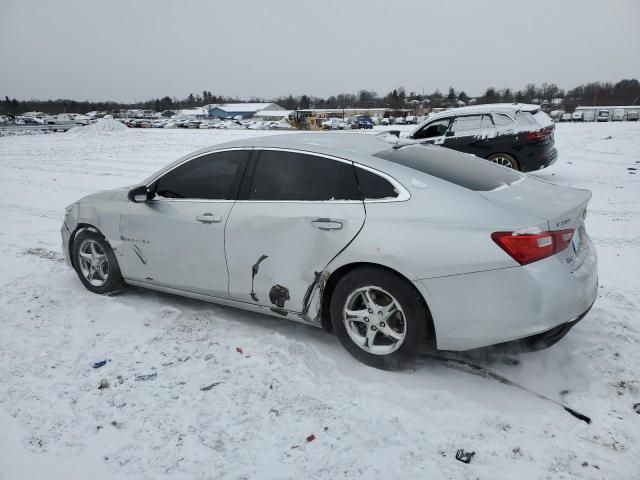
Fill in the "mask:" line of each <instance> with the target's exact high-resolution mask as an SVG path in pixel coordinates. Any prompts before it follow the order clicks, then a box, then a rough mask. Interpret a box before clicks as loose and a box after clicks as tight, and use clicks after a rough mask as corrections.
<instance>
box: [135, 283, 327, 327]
mask: <svg viewBox="0 0 640 480" xmlns="http://www.w3.org/2000/svg"><path fill="white" fill-rule="evenodd" d="M124 281H125V283H127V284H128V285H133V286H135V287H142V288H148V289H150V290H156V291H158V292H163V293H170V294H172V295H178V296H181V297H188V298H193V299H195V300H202V301H204V302H209V303H215V304H218V305H224V306H226V307H234V308H239V309H241V310H248V311H250V312H255V313H262V314H264V315H269V316H270V317H277V318H284V319H286V320H291V321H294V322H298V323H304V324H305V325H311V326H314V327H316V328H322V325H320V324H317V323H312V322H310V321H309V320H307V319H306V318H305V317H303V316H302V314H300V313H296V312H290V311H287V310H280V309H278V310H277V311H273V309H272V308H271V307H266V306H262V305H256V304H253V303H247V302H239V301H237V300H231V299H228V298H220V297H214V296H212V295H203V294H201V293H193V292H189V291H187V290H179V289H177V288H171V287H164V286H161V285H154V284H151V283H146V282H141V281H138V280H130V279H128V278H125V279H124Z"/></svg>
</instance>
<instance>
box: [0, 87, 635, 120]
mask: <svg viewBox="0 0 640 480" xmlns="http://www.w3.org/2000/svg"><path fill="white" fill-rule="evenodd" d="M557 98H561V99H562V100H563V103H562V108H563V109H565V110H568V111H570V110H573V109H574V108H575V107H577V106H589V105H599V106H609V105H638V104H640V82H638V80H636V79H635V78H634V79H625V80H620V81H619V82H617V83H615V84H614V83H610V82H604V83H603V82H591V83H587V84H584V85H579V86H577V87H575V88H573V89H570V90H566V91H565V90H563V89H561V88H558V86H557V85H556V84H554V83H543V84H542V85H535V84H532V83H530V84H528V85H526V86H525V87H524V88H523V89H520V90H515V91H513V90H511V89H509V88H504V89H496V88H494V87H489V88H487V89H486V90H485V92H484V93H483V94H482V95H480V96H478V97H475V100H476V103H479V104H482V103H499V102H521V103H540V104H542V103H544V101H545V100H546V101H547V103H548V104H549V105H552V104H553V102H552V101H553V100H554V99H557ZM469 100H470V97H469V96H468V95H467V94H466V93H465V92H464V91H458V90H456V89H455V88H453V87H449V89H448V91H447V92H445V93H443V92H441V91H440V90H438V89H436V90H435V91H433V92H432V93H429V94H424V93H423V94H420V93H417V92H413V91H410V92H408V93H407V92H406V90H405V89H404V87H398V88H394V89H393V90H392V91H390V92H388V93H387V94H385V95H382V96H380V95H378V94H377V93H376V92H374V91H371V90H359V91H358V92H357V93H341V94H338V95H331V96H329V97H327V98H323V97H316V96H309V95H300V96H293V95H289V96H285V97H277V98H251V99H249V101H250V102H274V103H277V104H278V105H280V106H282V107H284V108H285V109H287V110H295V109H305V108H352V107H355V108H391V109H399V108H411V107H412V106H414V105H417V104H427V105H429V106H430V107H432V108H443V107H455V106H459V105H462V104H463V103H464V104H468V102H469ZM233 102H243V100H241V99H238V98H233V97H223V96H216V95H214V94H212V93H211V91H210V90H204V91H203V92H202V94H195V95H194V94H193V93H190V94H189V95H188V96H187V97H186V98H182V99H178V98H175V97H169V96H166V97H163V98H156V99H152V100H147V101H144V102H134V103H124V102H89V101H77V100H65V99H59V100H16V99H15V98H13V99H10V98H9V97H8V96H5V98H4V100H2V101H0V114H14V115H17V114H21V113H24V112H29V111H37V112H44V113H49V114H54V113H87V112H90V111H94V110H96V111H108V112H113V111H117V110H122V109H148V110H155V111H158V112H161V111H164V110H178V109H185V108H194V107H200V106H202V105H208V104H212V103H233Z"/></svg>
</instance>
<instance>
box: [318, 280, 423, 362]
mask: <svg viewBox="0 0 640 480" xmlns="http://www.w3.org/2000/svg"><path fill="white" fill-rule="evenodd" d="M365 287H375V288H378V289H380V290H381V291H383V293H382V294H381V297H382V298H384V297H386V295H385V293H388V294H389V295H390V296H391V297H392V300H395V302H396V303H397V304H399V306H400V310H401V311H400V312H397V313H396V315H395V320H393V319H391V317H389V318H390V320H389V322H388V325H386V326H387V327H388V328H390V327H392V325H391V322H392V321H395V322H396V324H395V325H394V326H393V328H394V329H395V330H396V331H397V332H402V331H404V338H403V339H402V342H401V344H400V345H399V346H396V343H397V342H394V341H393V340H391V339H390V338H389V337H386V336H384V335H382V336H380V334H381V333H383V332H382V331H381V329H380V325H381V326H383V327H384V326H385V324H384V323H377V324H376V325H378V327H377V328H378V332H377V334H376V333H374V334H373V335H374V340H373V342H372V343H373V344H374V346H375V344H376V342H379V341H380V342H381V343H387V342H389V343H390V345H382V347H383V348H384V347H389V348H396V349H395V350H394V351H392V352H389V353H377V354H376V353H371V352H370V351H369V350H368V348H367V347H368V341H365V343H364V346H360V345H358V344H357V343H356V341H355V340H354V339H352V336H351V335H353V334H354V332H355V331H356V330H357V332H355V335H356V336H357V334H358V333H362V331H364V332H368V331H369V329H374V330H375V329H376V328H375V325H374V324H375V322H377V321H378V319H377V318H376V317H375V315H376V312H374V313H373V315H372V317H373V318H365V319H366V320H367V322H371V323H367V324H365V323H360V320H357V321H356V322H351V323H350V325H351V327H350V329H351V332H352V333H351V334H350V333H349V332H348V331H347V328H348V327H347V325H346V324H347V323H348V322H347V321H346V320H345V318H346V317H347V315H346V314H345V313H344V312H345V309H346V307H347V302H350V303H349V305H351V302H353V299H354V298H356V297H354V296H355V295H358V293H357V292H359V291H360V290H362V289H364V288H365ZM380 308H384V307H380ZM365 309H366V307H365ZM362 311H364V310H362ZM368 311H369V312H371V310H368ZM330 313H331V323H332V326H333V329H334V331H335V332H336V335H337V336H338V339H339V340H340V343H341V344H342V346H343V347H344V348H345V349H346V350H347V351H348V352H349V353H350V354H351V355H352V356H353V357H355V358H356V359H357V360H359V361H361V362H362V363H364V364H366V365H369V366H371V367H375V368H380V369H384V370H397V369H401V368H406V367H408V366H410V365H411V364H412V363H413V361H414V360H415V359H416V358H417V357H418V355H420V353H423V352H425V351H426V350H428V349H429V348H432V346H433V344H434V340H435V336H434V333H433V332H434V330H433V322H432V319H431V315H430V314H429V311H428V309H427V308H426V306H425V305H424V302H423V300H422V297H421V296H420V294H419V293H418V291H417V290H416V289H415V287H414V286H413V285H411V284H410V283H409V282H407V281H406V280H405V279H403V278H401V277H400V276H398V275H395V274H393V273H391V272H388V271H386V270H383V269H380V268H376V267H360V268H357V269H355V270H352V271H351V272H349V273H347V274H346V275H345V276H344V277H342V278H341V279H340V281H339V282H338V284H337V285H336V287H335V290H334V291H333V294H332V296H331V303H330ZM401 319H402V320H401ZM365 325H366V327H365ZM362 335H363V337H366V336H367V334H366V333H364V334H362ZM367 340H368V338H367ZM376 347H377V346H376Z"/></svg>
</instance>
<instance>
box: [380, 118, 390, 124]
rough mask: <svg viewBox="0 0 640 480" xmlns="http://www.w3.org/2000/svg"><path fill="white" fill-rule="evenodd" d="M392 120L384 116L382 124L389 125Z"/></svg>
mask: <svg viewBox="0 0 640 480" xmlns="http://www.w3.org/2000/svg"><path fill="white" fill-rule="evenodd" d="M390 123H391V122H390V121H389V118H388V117H384V118H383V119H382V120H380V124H381V125H389V124H390Z"/></svg>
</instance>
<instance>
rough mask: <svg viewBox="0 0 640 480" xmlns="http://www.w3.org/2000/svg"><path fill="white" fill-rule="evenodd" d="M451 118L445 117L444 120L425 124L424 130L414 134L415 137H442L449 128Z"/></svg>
mask: <svg viewBox="0 0 640 480" xmlns="http://www.w3.org/2000/svg"><path fill="white" fill-rule="evenodd" d="M450 121H451V119H449V118H443V119H442V120H436V121H435V122H432V123H430V124H429V125H425V126H424V127H423V128H422V130H420V131H419V132H417V133H416V134H415V135H414V138H417V139H420V138H433V137H442V136H443V135H444V134H445V133H446V131H447V129H448V128H449V122H450Z"/></svg>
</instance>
